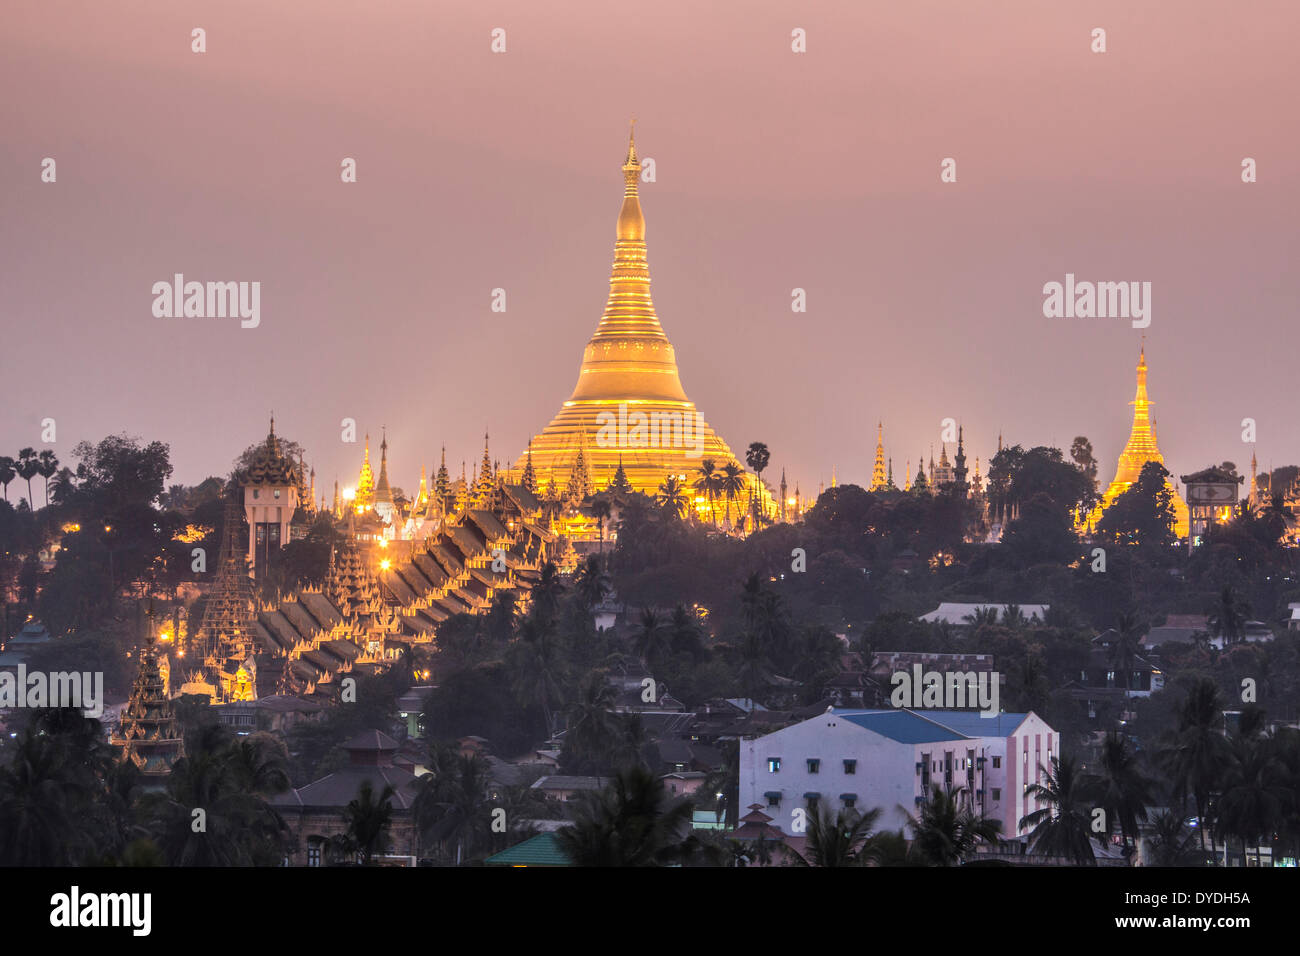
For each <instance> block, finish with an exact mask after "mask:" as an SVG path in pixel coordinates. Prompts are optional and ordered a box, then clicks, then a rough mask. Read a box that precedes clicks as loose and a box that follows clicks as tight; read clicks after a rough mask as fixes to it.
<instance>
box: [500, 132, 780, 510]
mask: <svg viewBox="0 0 1300 956" xmlns="http://www.w3.org/2000/svg"><path fill="white" fill-rule="evenodd" d="M640 174H641V163H640V161H639V160H638V159H637V154H636V140H635V137H633V136H629V139H628V147H627V160H626V162H624V163H623V207H622V209H621V210H620V211H619V214H618V225H617V230H616V234H615V236H616V237H615V241H614V266H613V269H612V270H611V271H610V276H609V299H608V301H607V302H606V303H605V314H604V315H603V316H601V319H600V324H599V325H598V326H597V327H596V333H595V334H594V335H593V336H592V337H591V340H590V341H589V342H588V343H587V350H586V352H585V353H583V357H582V367H581V368H580V369H579V371H578V383H577V385H575V386H574V388H573V394H572V395H571V396H569V400H568V401H567V402H565V403H564V406H563V407H562V408H561V409H560V411H559V414H557V415H556V416H555V418H554V419H552V421H551V423H550V424H549V425H547V426H546V428H545V429H544V430H543V431H542V433H541V434H540V435H537V436H536V437H534V438H533V440H532V442H531V443H530V444H529V448H528V450H527V451H525V452H524V454H523V455H522V456H521V457H520V458H519V460H518V461H517V462H516V463H515V466H514V469H513V470H514V471H515V472H519V471H521V470H522V469H524V468H525V466H526V465H527V464H528V462H529V459H530V458H531V461H532V466H533V470H534V473H535V474H536V476H537V481H538V484H539V485H540V486H542V487H546V486H547V485H548V483H550V482H554V484H555V485H556V486H557V487H559V488H561V489H563V488H564V487H565V486H566V483H567V482H568V481H569V478H570V475H571V472H572V470H573V468H574V466H575V463H579V462H580V460H581V463H582V464H585V466H586V469H587V471H588V472H589V475H590V484H591V486H592V487H593V488H594V489H595V490H600V489H603V488H605V487H606V486H608V485H609V483H610V481H611V480H613V478H614V476H615V474H616V473H617V471H618V469H619V466H620V465H621V466H622V468H623V471H624V474H626V476H627V479H628V481H629V483H630V484H631V485H632V487H633V488H634V489H635V490H636V491H641V492H645V493H646V494H649V495H654V494H655V493H656V492H657V491H658V489H659V486H660V485H661V484H662V483H663V482H664V480H665V479H666V478H668V477H669V476H677V477H684V478H685V481H686V483H687V484H688V485H689V483H690V482H692V481H693V480H694V478H695V477H696V475H697V473H698V469H699V467H700V464H701V462H702V461H704V460H705V459H710V460H712V461H713V463H714V465H715V466H716V467H717V468H719V469H721V468H723V467H724V466H725V465H728V464H730V463H731V462H733V461H736V457H735V455H734V454H732V451H731V449H730V448H729V447H728V446H727V443H726V442H724V441H723V440H722V439H721V438H720V437H718V435H717V434H715V433H714V431H713V429H712V428H711V427H709V425H708V423H707V422H705V421H704V417H703V416H702V415H700V414H699V412H698V411H696V408H695V404H694V403H693V402H692V401H691V400H690V399H689V398H687V397H686V392H685V391H683V390H682V383H681V378H680V377H679V375H678V372H677V358H676V355H675V354H674V352H673V346H672V343H671V342H669V341H668V336H667V335H665V334H664V330H663V327H662V326H661V325H660V324H659V318H658V316H656V315H655V307H654V303H653V302H652V301H651V299H650V270H649V267H648V266H647V264H646V241H645V216H644V215H642V213H641V200H640V198H639V197H638V195H637V180H638V179H639V178H640ZM580 456H581V459H580ZM741 464H742V466H743V463H741ZM754 487H755V485H754V478H753V476H752V475H748V476H747V477H746V492H745V496H746V500H747V499H748V494H749V492H750V490H751V489H753V488H754ZM759 494H760V496H761V499H762V501H763V505H764V509H765V510H770V508H771V499H770V497H769V496H768V495H767V494H765V493H763V492H759ZM741 506H742V507H744V503H743V502H742V503H741Z"/></svg>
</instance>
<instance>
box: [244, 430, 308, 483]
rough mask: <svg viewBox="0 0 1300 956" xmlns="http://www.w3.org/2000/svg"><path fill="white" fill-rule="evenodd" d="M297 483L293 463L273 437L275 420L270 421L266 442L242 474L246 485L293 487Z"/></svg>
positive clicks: (277, 440)
mask: <svg viewBox="0 0 1300 956" xmlns="http://www.w3.org/2000/svg"><path fill="white" fill-rule="evenodd" d="M297 482H298V471H297V469H296V468H295V466H294V463H293V462H292V461H290V460H289V459H288V458H286V457H285V456H284V454H283V453H282V452H281V451H280V441H279V439H277V438H276V437H275V419H274V418H272V419H271V431H270V432H269V433H268V434H267V436H266V441H265V442H264V443H263V444H262V445H261V447H259V448H258V449H257V451H256V453H255V454H254V455H253V460H252V462H251V463H250V464H249V466H248V468H247V469H246V471H245V472H244V484H246V485H294V484H297Z"/></svg>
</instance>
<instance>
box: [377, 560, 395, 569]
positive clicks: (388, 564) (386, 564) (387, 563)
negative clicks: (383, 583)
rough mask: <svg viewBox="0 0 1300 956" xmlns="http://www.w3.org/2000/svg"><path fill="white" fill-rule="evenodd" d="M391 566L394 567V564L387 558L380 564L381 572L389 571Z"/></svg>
mask: <svg viewBox="0 0 1300 956" xmlns="http://www.w3.org/2000/svg"><path fill="white" fill-rule="evenodd" d="M391 566H392V562H391V561H389V560H388V559H387V558H384V560H382V561H380V562H379V570H381V571H387V570H388V569H389V568H390V567H391Z"/></svg>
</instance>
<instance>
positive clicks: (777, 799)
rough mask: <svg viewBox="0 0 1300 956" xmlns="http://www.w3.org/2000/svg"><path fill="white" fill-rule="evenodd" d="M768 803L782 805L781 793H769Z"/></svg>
mask: <svg viewBox="0 0 1300 956" xmlns="http://www.w3.org/2000/svg"><path fill="white" fill-rule="evenodd" d="M767 805H768V806H769V807H779V806H781V795H780V794H777V793H769V794H768V795H767Z"/></svg>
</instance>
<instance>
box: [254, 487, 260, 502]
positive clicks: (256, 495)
mask: <svg viewBox="0 0 1300 956" xmlns="http://www.w3.org/2000/svg"><path fill="white" fill-rule="evenodd" d="M260 497H262V493H261V492H260V491H258V490H257V489H256V488H254V489H253V500H254V501H256V500H257V499H258V498H260Z"/></svg>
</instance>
